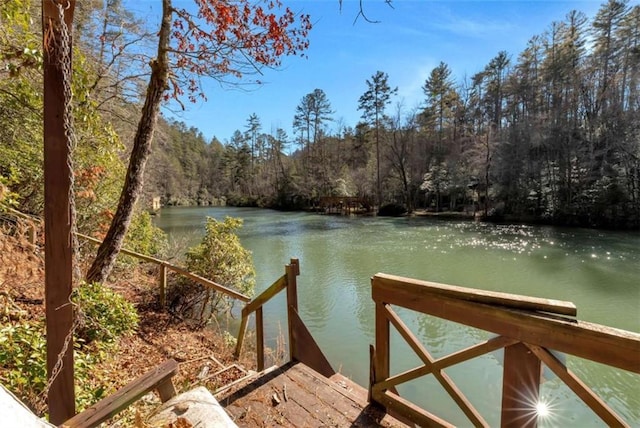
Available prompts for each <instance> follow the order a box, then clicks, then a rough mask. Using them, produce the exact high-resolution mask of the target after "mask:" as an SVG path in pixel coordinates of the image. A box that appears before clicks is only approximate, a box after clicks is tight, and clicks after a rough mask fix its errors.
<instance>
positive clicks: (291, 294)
mask: <svg viewBox="0 0 640 428" xmlns="http://www.w3.org/2000/svg"><path fill="white" fill-rule="evenodd" d="M285 272H286V274H287V326H288V328H289V360H293V359H294V356H295V349H296V343H295V338H294V335H293V324H292V322H291V312H292V311H295V312H298V282H297V278H296V277H297V276H298V275H300V263H299V261H298V259H291V262H290V264H288V265H287V266H286V267H285Z"/></svg>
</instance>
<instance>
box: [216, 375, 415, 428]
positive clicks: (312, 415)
mask: <svg viewBox="0 0 640 428" xmlns="http://www.w3.org/2000/svg"><path fill="white" fill-rule="evenodd" d="M216 398H217V399H218V401H219V402H220V404H222V406H223V407H225V409H226V410H227V413H229V415H230V416H231V418H232V419H233V420H234V422H235V423H236V424H237V425H238V426H239V427H256V426H259V427H274V426H284V427H378V426H381V427H405V426H406V425H404V424H402V423H401V422H399V421H398V420H396V419H394V418H392V417H391V416H389V415H386V414H385V413H384V412H382V411H381V410H379V409H378V408H376V407H373V406H371V405H369V404H368V403H367V390H366V389H364V388H363V387H361V386H359V385H357V384H355V383H353V382H352V381H351V380H349V379H347V378H345V377H344V376H342V375H340V374H336V375H334V376H332V377H331V378H326V377H324V376H322V375H320V374H319V373H317V372H315V371H314V370H312V369H310V368H309V367H307V366H306V365H304V364H302V363H297V362H292V363H288V364H286V365H284V366H281V367H273V368H271V369H267V370H265V371H264V372H262V373H261V374H259V375H257V376H256V378H254V379H253V380H252V381H250V383H248V384H247V383H245V384H244V385H242V384H241V385H238V386H237V387H236V388H234V389H231V390H227V391H225V392H223V393H221V394H217V397H216Z"/></svg>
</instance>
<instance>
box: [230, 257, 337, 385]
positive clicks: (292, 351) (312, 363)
mask: <svg viewBox="0 0 640 428" xmlns="http://www.w3.org/2000/svg"><path fill="white" fill-rule="evenodd" d="M298 275H300V263H299V262H298V259H291V262H290V264H288V265H286V266H285V274H284V275H283V276H281V277H280V278H278V279H277V280H276V281H275V282H274V283H273V284H271V286H269V287H268V288H267V289H266V290H264V291H263V292H262V293H261V294H260V295H259V296H258V297H256V298H255V299H253V300H252V301H251V302H250V303H248V304H247V305H246V306H245V307H244V308H243V309H242V320H241V322H240V331H239V333H238V341H237V344H236V350H235V356H236V358H238V357H239V356H240V353H241V352H242V346H243V344H244V338H245V331H246V329H247V324H248V321H249V316H250V315H251V314H252V313H254V312H255V314H256V354H257V357H256V358H257V365H258V371H262V370H264V357H265V347H264V320H263V315H262V307H263V306H264V304H265V303H267V302H268V301H269V300H271V299H272V298H273V297H274V296H276V295H277V294H278V293H280V292H281V291H282V290H286V293H287V327H288V330H289V359H290V360H292V361H301V362H303V363H305V364H306V365H307V366H309V367H311V368H313V369H314V370H316V371H317V372H319V373H321V374H323V375H325V376H327V377H328V376H331V375H333V374H334V373H335V372H334V370H333V368H332V367H331V365H330V364H329V362H328V361H327V359H326V357H325V356H324V354H323V353H322V351H321V350H320V347H319V346H318V344H317V343H316V342H315V340H313V337H312V336H311V333H309V330H307V328H306V326H305V325H304V323H303V322H302V320H301V319H300V315H299V314H298V285H297V276H298Z"/></svg>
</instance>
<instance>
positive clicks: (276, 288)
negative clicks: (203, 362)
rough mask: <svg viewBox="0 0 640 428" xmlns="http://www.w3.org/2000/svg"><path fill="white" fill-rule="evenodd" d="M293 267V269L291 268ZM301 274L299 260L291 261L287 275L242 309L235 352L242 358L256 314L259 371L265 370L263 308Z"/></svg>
mask: <svg viewBox="0 0 640 428" xmlns="http://www.w3.org/2000/svg"><path fill="white" fill-rule="evenodd" d="M291 267H293V268H291ZM299 274H300V264H299V262H298V259H291V264H289V265H287V266H286V267H285V274H284V275H282V276H281V277H280V278H278V279H277V280H275V282H274V283H273V284H271V285H270V286H269V287H268V288H267V289H266V290H264V291H263V292H262V293H260V295H259V296H258V297H256V298H255V299H253V300H252V301H251V302H250V303H248V304H247V305H246V306H245V307H244V308H242V320H241V321H240V331H239V332H238V340H237V342H236V349H235V352H234V355H235V358H239V357H240V353H241V352H242V345H243V344H244V336H245V332H246V330H247V323H248V321H249V316H250V315H251V314H252V313H254V312H255V313H256V353H257V359H258V371H262V370H264V323H263V317H262V306H264V304H265V303H267V302H268V301H269V300H271V299H272V298H273V297H274V296H276V295H277V294H278V293H280V292H281V291H282V290H284V289H286V288H287V286H288V285H290V284H294V283H295V278H293V279H294V281H292V280H291V278H290V277H295V276H297V275H299Z"/></svg>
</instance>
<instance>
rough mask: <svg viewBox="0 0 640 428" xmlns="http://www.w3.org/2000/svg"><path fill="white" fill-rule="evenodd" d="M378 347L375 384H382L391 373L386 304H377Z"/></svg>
mask: <svg viewBox="0 0 640 428" xmlns="http://www.w3.org/2000/svg"><path fill="white" fill-rule="evenodd" d="M375 311H376V320H375V323H376V345H375V351H376V352H375V364H374V367H375V371H374V373H375V379H374V383H378V382H381V381H383V380H385V379H387V378H388V377H389V372H390V365H391V364H390V361H389V360H390V354H391V353H390V349H389V348H390V346H389V337H390V334H389V320H388V319H387V317H386V311H385V310H384V303H382V302H376V309H375Z"/></svg>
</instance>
